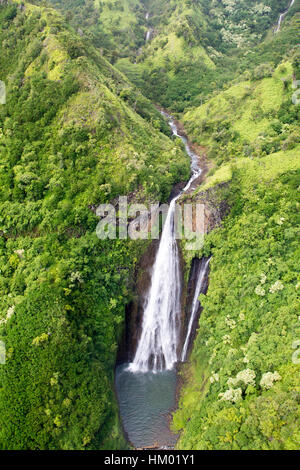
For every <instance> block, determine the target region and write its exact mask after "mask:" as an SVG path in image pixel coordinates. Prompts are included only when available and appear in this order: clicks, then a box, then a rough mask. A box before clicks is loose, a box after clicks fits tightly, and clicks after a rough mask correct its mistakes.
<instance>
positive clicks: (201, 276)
mask: <svg viewBox="0 0 300 470" xmlns="http://www.w3.org/2000/svg"><path fill="white" fill-rule="evenodd" d="M209 262H210V258H208V259H207V260H206V261H204V262H202V263H201V264H200V269H199V273H198V279H197V283H196V288H195V293H194V298H193V303H192V309H191V316H190V321H189V325H188V329H187V334H186V338H185V342H184V345H183V348H182V354H181V361H182V362H184V361H185V360H186V357H187V352H188V347H189V344H190V337H191V333H192V328H193V323H194V321H195V317H196V314H197V312H198V309H199V305H200V302H199V295H200V294H201V293H203V287H204V286H205V277H206V274H207V270H208V266H209Z"/></svg>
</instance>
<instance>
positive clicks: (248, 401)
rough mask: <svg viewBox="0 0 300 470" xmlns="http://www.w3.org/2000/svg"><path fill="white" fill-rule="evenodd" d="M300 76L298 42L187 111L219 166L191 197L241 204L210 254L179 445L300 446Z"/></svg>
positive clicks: (177, 420) (207, 249)
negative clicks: (296, 84)
mask: <svg viewBox="0 0 300 470" xmlns="http://www.w3.org/2000/svg"><path fill="white" fill-rule="evenodd" d="M298 74H299V55H298V53H297V52H296V51H291V54H290V57H289V60H288V61H286V62H283V63H282V64H280V65H279V66H278V67H277V68H276V69H275V70H273V69H272V67H271V66H270V64H265V65H263V66H259V67H258V68H256V69H254V70H253V72H252V73H251V74H249V75H250V76H249V78H248V80H245V81H239V82H238V81H237V83H236V85H234V86H232V87H230V88H229V89H228V90H226V91H224V92H222V93H220V94H218V95H216V96H215V97H213V98H212V99H210V100H209V101H208V102H207V103H205V104H204V105H203V106H201V107H200V108H197V109H194V110H191V111H189V112H187V113H186V114H185V117H184V119H185V124H186V128H187V129H188V131H189V132H190V133H191V134H192V135H193V136H194V139H195V140H196V141H197V142H198V143H201V144H205V145H206V146H207V149H208V154H209V155H210V157H211V158H212V159H213V161H214V162H215V163H216V165H217V166H216V167H215V168H214V169H213V170H212V171H211V174H210V175H209V177H208V178H207V180H206V181H205V182H204V184H203V185H202V186H200V187H199V188H198V189H197V190H196V191H195V192H194V194H192V196H187V197H186V199H188V198H192V199H193V200H196V201H198V202H204V203H206V204H207V201H210V204H211V203H213V204H217V205H218V204H220V201H226V202H227V204H228V206H229V207H230V213H229V215H228V216H227V217H225V219H224V221H223V224H222V226H221V227H218V228H215V229H214V230H213V231H212V232H210V233H209V234H208V235H207V237H206V240H205V245H204V248H203V251H202V252H201V253H199V255H200V256H201V255H202V254H205V255H206V256H208V255H212V260H211V271H210V283H209V289H208V293H207V295H206V296H203V295H202V296H201V303H202V306H203V312H202V315H201V318H200V322H199V329H198V332H197V338H196V341H195V344H194V347H193V351H192V354H191V358H190V363H189V365H188V366H187V367H186V368H185V369H184V371H183V376H184V378H185V383H186V385H185V386H184V388H183V391H182V394H181V399H180V405H179V410H178V411H177V412H176V413H175V415H174V419H173V427H174V429H175V430H176V431H181V437H180V439H179V442H178V444H177V447H178V448H179V449H226V450H228V449H244V450H245V449H255V450H261V449H277V450H278V449H299V445H300V434H299V425H300V407H299V398H300V380H299V379H300V374H299V369H300V365H299V360H298V355H299V349H298V350H297V347H298V344H299V339H300V321H299V320H300V316H299V315H300V302H299V300H300V299H299V292H300V291H299V288H300V278H299V258H300V252H299V235H300V217H299V207H300V199H299V188H300V145H299V112H300V105H299V104H298V105H296V104H293V102H292V94H293V92H294V89H293V88H292V83H293V80H292V79H293V77H294V78H300V77H299V75H298ZM212 201H214V202H212ZM186 258H187V261H188V260H189V259H190V254H189V253H188V254H187V256H186Z"/></svg>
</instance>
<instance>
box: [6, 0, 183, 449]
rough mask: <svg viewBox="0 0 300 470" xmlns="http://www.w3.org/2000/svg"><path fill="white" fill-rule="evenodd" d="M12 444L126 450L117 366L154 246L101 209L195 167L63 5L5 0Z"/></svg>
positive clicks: (159, 188)
mask: <svg viewBox="0 0 300 470" xmlns="http://www.w3.org/2000/svg"><path fill="white" fill-rule="evenodd" d="M0 41H1V44H2V50H1V57H0V71H1V75H0V79H1V80H3V81H4V82H5V83H6V87H7V104H6V105H1V106H0V129H1V134H0V135H1V139H0V153H1V162H0V181H1V183H0V209H1V210H0V212H1V216H0V290H1V298H0V309H1V314H0V338H1V340H2V341H4V343H5V346H6V351H7V354H6V364H5V365H1V366H0V448H2V449H83V448H110V449H112V448H116V447H117V448H122V447H124V446H125V445H126V444H125V443H124V440H123V438H122V436H121V434H120V432H119V424H118V418H117V408H116V403H115V397H114V394H113V387H112V383H113V368H114V363H115V356H116V348H117V341H118V337H119V333H120V329H121V327H122V325H123V319H124V306H125V304H126V303H127V302H128V300H129V299H130V295H131V286H132V278H133V272H134V268H135V263H136V261H137V259H138V258H139V256H140V253H141V251H142V250H143V249H144V247H145V244H143V243H138V242H132V243H130V242H127V241H123V242H122V241H113V240H112V241H109V240H107V241H99V240H98V239H97V237H96V226H97V223H98V218H97V217H96V216H95V213H94V211H93V209H94V208H95V207H97V205H98V204H99V203H101V202H107V201H110V200H112V199H113V198H115V197H116V196H118V195H120V194H129V193H130V194H131V197H132V198H133V200H142V201H147V200H148V201H149V200H153V199H156V198H159V199H161V200H163V199H166V198H167V197H168V195H169V192H170V190H171V188H172V186H173V184H174V183H175V182H176V181H179V180H182V179H185V178H187V177H188V174H189V162H188V160H187V157H186V156H185V154H184V153H183V152H182V149H181V146H180V144H177V143H176V142H172V141H171V140H170V139H169V138H168V137H167V136H166V135H164V134H162V133H160V132H159V130H158V129H160V128H161V129H162V130H166V125H165V124H164V122H163V121H162V119H161V117H160V114H159V113H158V112H157V111H156V109H155V108H154V107H152V105H151V104H150V103H149V102H148V101H147V100H146V99H145V98H143V97H142V95H141V94H140V93H139V92H138V91H137V90H136V89H134V88H133V86H132V85H131V84H130V83H128V81H127V80H126V79H125V77H124V76H123V75H121V74H120V73H119V72H118V71H117V70H115V69H113V68H112V67H111V65H110V64H109V63H108V62H107V61H106V60H105V59H103V57H102V56H101V55H100V54H99V52H97V51H96V50H95V49H94V48H93V47H92V46H90V45H89V43H88V42H86V41H85V42H83V41H82V40H81V38H80V37H79V36H76V35H75V34H74V32H73V31H72V30H71V29H70V28H69V27H68V26H67V25H66V24H65V23H64V21H63V20H62V18H61V16H60V15H59V14H58V13H57V12H56V11H55V10H52V9H50V8H45V7H37V6H34V5H31V4H29V3H27V2H26V3H25V4H24V3H22V4H17V3H12V2H9V3H8V4H5V3H4V4H3V3H2V4H1V6H0Z"/></svg>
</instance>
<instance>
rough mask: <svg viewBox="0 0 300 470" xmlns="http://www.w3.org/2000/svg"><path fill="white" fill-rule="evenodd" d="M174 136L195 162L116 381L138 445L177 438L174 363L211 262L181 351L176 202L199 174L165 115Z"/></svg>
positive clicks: (181, 354) (170, 217)
mask: <svg viewBox="0 0 300 470" xmlns="http://www.w3.org/2000/svg"><path fill="white" fill-rule="evenodd" d="M162 114H163V115H164V116H165V117H166V118H167V120H168V122H169V125H170V128H171V130H172V133H173V135H174V136H176V137H179V138H180V139H181V140H182V141H183V143H184V146H185V150H186V152H187V154H188V155H189V157H190V161H191V178H190V180H189V181H188V183H187V184H186V186H185V188H184V189H183V190H182V191H181V192H180V194H178V195H177V196H176V197H174V198H173V199H172V201H171V203H170V206H169V210H168V214H167V217H166V220H165V223H164V226H163V230H162V234H161V238H160V243H159V248H158V251H157V254H156V258H155V262H154V265H153V268H152V273H151V284H150V289H149V291H148V293H147V295H146V299H145V305H144V312H143V323H142V330H141V335H140V338H139V341H138V344H137V349H136V352H135V355H134V358H133V361H132V362H131V363H130V364H121V365H119V366H118V367H117V368H116V374H115V384H116V392H117V397H118V401H119V408H120V415H121V419H122V423H123V428H124V431H125V434H126V436H127V438H128V440H129V442H130V443H131V444H132V445H133V446H134V447H136V448H144V447H147V446H156V447H159V448H162V447H165V446H166V447H173V446H174V444H175V442H176V439H177V436H175V435H174V434H172V433H171V431H170V429H169V419H170V413H171V411H172V410H173V409H174V407H175V404H176V384H177V373H176V368H175V366H176V363H178V362H180V361H184V360H186V357H187V350H188V346H189V343H190V335H191V332H192V325H193V323H194V320H195V318H196V314H197V311H198V309H199V302H198V297H199V294H200V292H201V287H202V286H203V283H204V278H205V274H206V273H207V270H208V265H209V260H205V262H204V263H200V268H199V272H198V273H197V276H198V281H197V285H196V288H195V293H194V299H193V303H192V309H191V312H190V314H191V316H190V320H189V325H188V328H187V333H186V338H185V342H184V347H183V349H182V351H179V338H180V332H181V328H182V325H181V322H180V316H181V287H182V286H181V276H180V260H179V251H178V245H177V240H176V237H175V222H174V213H175V203H176V201H177V199H178V198H179V197H180V196H181V194H183V193H184V192H186V191H188V190H189V189H190V187H191V185H192V183H193V182H194V181H195V180H196V179H197V178H198V177H199V175H200V174H201V171H202V170H201V168H200V167H199V164H198V156H197V155H196V154H195V153H194V152H193V150H192V149H191V147H190V145H189V143H188V140H187V139H186V138H185V137H184V136H181V135H180V134H179V131H178V127H177V124H176V122H175V120H174V119H173V118H172V117H171V116H170V115H169V114H167V113H165V112H162Z"/></svg>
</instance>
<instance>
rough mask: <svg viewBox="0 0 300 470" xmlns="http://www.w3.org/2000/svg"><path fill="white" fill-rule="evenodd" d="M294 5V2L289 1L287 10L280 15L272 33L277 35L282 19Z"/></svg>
mask: <svg viewBox="0 0 300 470" xmlns="http://www.w3.org/2000/svg"><path fill="white" fill-rule="evenodd" d="M294 3H295V0H291V2H290V4H289V6H288V9H287V10H286V11H285V12H283V13H281V14H280V16H279V19H278V23H277V26H276V27H275V29H274V33H278V32H279V31H280V27H281V23H282V21H283V19H284V17H285V16H286V15H287V13H288V12H289V9H290V8H291V7H292V6H293V5H294Z"/></svg>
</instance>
